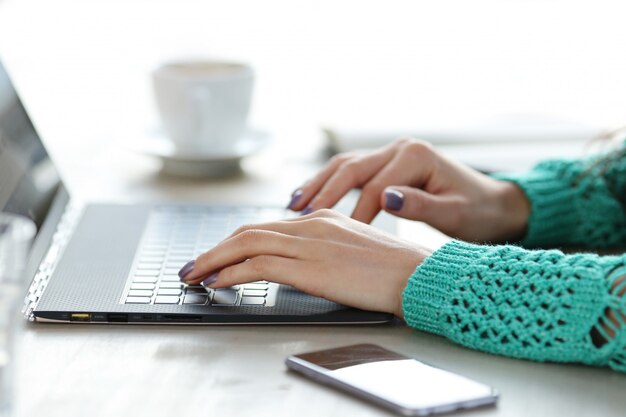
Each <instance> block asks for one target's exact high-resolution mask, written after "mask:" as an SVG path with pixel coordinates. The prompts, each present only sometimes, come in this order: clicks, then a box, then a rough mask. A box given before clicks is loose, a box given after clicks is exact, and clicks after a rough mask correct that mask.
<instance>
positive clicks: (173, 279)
mask: <svg viewBox="0 0 626 417" xmlns="http://www.w3.org/2000/svg"><path fill="white" fill-rule="evenodd" d="M161 282H178V283H180V277H179V276H178V275H163V276H162V277H161Z"/></svg>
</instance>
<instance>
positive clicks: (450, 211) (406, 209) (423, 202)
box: [380, 186, 460, 231]
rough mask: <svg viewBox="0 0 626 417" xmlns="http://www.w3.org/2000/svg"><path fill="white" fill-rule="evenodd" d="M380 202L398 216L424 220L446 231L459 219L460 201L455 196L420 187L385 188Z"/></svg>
mask: <svg viewBox="0 0 626 417" xmlns="http://www.w3.org/2000/svg"><path fill="white" fill-rule="evenodd" d="M380 204H381V206H382V207H383V208H384V209H385V211H387V212H388V213H391V214H393V215H395V216H398V217H403V218H405V219H410V220H418V221H423V222H425V223H428V224H430V225H431V226H433V227H435V228H436V229H439V230H442V231H445V230H449V229H450V228H451V227H454V225H455V223H456V222H458V221H459V220H460V219H459V212H460V210H459V202H458V201H457V199H455V198H454V197H445V196H438V195H434V194H430V193H428V192H426V191H423V190H420V189H418V188H413V187H408V186H392V187H387V188H385V190H384V192H383V193H381V196H380Z"/></svg>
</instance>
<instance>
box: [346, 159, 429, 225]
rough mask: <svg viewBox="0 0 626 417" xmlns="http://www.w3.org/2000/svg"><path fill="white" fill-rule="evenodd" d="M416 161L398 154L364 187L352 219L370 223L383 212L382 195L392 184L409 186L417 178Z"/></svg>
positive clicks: (418, 168) (417, 168)
mask: <svg viewBox="0 0 626 417" xmlns="http://www.w3.org/2000/svg"><path fill="white" fill-rule="evenodd" d="M416 170H420V167H416V166H415V161H413V160H411V159H410V158H408V157H407V155H406V154H404V153H402V152H398V153H396V154H395V155H394V157H393V159H392V160H391V161H389V163H387V165H385V167H384V168H383V169H382V170H381V171H380V172H379V173H378V174H376V175H375V176H374V177H373V178H372V179H370V180H369V181H368V182H367V184H365V186H364V187H363V190H362V191H361V195H360V196H359V200H358V201H357V204H356V206H355V208H354V210H353V211H352V215H351V217H352V218H353V219H355V220H358V221H361V222H363V223H370V222H371V221H372V220H374V217H376V215H377V214H378V212H379V211H380V210H381V208H382V206H381V203H380V195H381V193H382V192H383V190H384V189H385V188H386V187H387V186H388V185H391V184H405V185H409V184H410V183H411V182H412V180H413V178H414V177H415V175H416V174H415V171H416Z"/></svg>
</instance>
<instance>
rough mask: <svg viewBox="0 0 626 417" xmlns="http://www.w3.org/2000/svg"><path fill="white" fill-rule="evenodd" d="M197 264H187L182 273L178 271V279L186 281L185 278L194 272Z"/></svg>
mask: <svg viewBox="0 0 626 417" xmlns="http://www.w3.org/2000/svg"><path fill="white" fill-rule="evenodd" d="M195 264H196V261H189V262H187V263H186V264H185V266H183V267H182V268H180V271H178V277H179V278H180V280H181V281H184V280H185V277H186V276H187V275H189V273H190V272H191V271H192V270H193V267H194V265H195Z"/></svg>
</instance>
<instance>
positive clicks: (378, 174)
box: [289, 139, 530, 242]
mask: <svg viewBox="0 0 626 417" xmlns="http://www.w3.org/2000/svg"><path fill="white" fill-rule="evenodd" d="M353 188H361V189H362V192H361V196H360V198H359V200H358V202H357V205H356V207H355V209H354V211H353V212H352V218H354V219H356V220H359V221H361V222H364V223H370V222H371V221H372V220H373V219H374V217H375V216H376V215H377V214H378V212H379V211H381V210H385V211H387V212H389V213H392V214H394V215H396V216H399V217H404V218H407V219H412V220H420V221H424V222H426V223H428V224H430V225H431V226H433V227H435V228H436V229H439V230H441V231H442V232H444V233H446V234H448V235H450V236H452V237H456V238H460V239H464V240H469V241H491V242H497V241H506V240H514V239H519V238H521V237H523V234H524V233H525V229H526V224H527V221H528V216H529V213H530V205H529V203H528V201H527V199H526V197H525V195H524V193H523V192H522V191H521V190H520V189H519V188H518V187H517V186H516V185H514V184H512V183H509V182H505V181H498V180H495V179H493V178H490V177H488V176H486V175H483V174H481V173H479V172H478V171H475V170H473V169H471V168H469V167H467V166H465V165H462V164H460V163H458V162H455V161H452V160H450V159H448V158H446V157H444V156H443V155H441V154H440V153H439V152H437V151H436V150H435V149H433V147H432V146H431V145H430V144H429V143H427V142H424V141H420V140H416V139H399V140H397V141H395V142H393V143H391V144H389V145H387V146H385V147H383V148H381V149H379V150H376V151H373V152H370V153H367V154H364V155H356V154H351V153H346V154H340V155H337V156H335V157H334V158H333V159H331V160H330V162H329V163H328V164H327V165H326V167H324V168H323V169H322V170H321V171H320V172H319V173H318V174H317V175H316V176H315V177H314V178H313V179H311V180H310V181H308V182H307V183H306V184H304V185H303V186H302V187H301V188H298V189H297V190H296V191H295V192H294V194H293V195H292V200H291V203H290V204H289V208H290V209H292V210H298V211H300V210H302V211H303V213H304V214H306V213H310V212H312V211H315V210H318V209H321V208H329V207H333V206H334V205H335V204H336V203H337V202H338V201H339V200H340V199H341V198H342V197H343V196H344V195H345V194H346V193H347V192H348V191H350V190H351V189H353Z"/></svg>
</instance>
